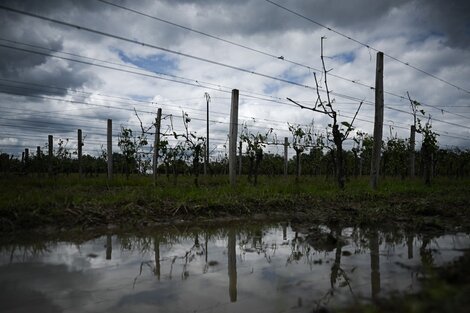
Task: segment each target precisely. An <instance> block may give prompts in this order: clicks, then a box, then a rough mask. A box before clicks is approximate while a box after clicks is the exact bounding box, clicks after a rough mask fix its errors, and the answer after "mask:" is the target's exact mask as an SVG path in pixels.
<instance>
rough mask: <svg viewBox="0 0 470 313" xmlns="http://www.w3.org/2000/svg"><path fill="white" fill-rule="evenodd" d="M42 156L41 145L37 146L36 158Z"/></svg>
mask: <svg viewBox="0 0 470 313" xmlns="http://www.w3.org/2000/svg"><path fill="white" fill-rule="evenodd" d="M40 157H41V146H37V147H36V158H37V159H39V158H40Z"/></svg>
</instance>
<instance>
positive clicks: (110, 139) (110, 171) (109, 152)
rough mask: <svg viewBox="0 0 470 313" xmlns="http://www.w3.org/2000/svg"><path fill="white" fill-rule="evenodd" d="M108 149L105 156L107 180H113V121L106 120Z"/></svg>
mask: <svg viewBox="0 0 470 313" xmlns="http://www.w3.org/2000/svg"><path fill="white" fill-rule="evenodd" d="M107 137H108V147H107V156H108V180H111V179H113V120H112V119H108V132H107Z"/></svg>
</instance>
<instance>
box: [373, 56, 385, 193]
mask: <svg viewBox="0 0 470 313" xmlns="http://www.w3.org/2000/svg"><path fill="white" fill-rule="evenodd" d="M383 62H384V54H383V52H377V68H376V73H375V118H374V148H373V151H372V161H371V169H370V185H371V187H372V188H373V189H377V185H378V180H379V172H380V170H379V169H380V153H381V150H382V133H383V121H384V90H383Z"/></svg>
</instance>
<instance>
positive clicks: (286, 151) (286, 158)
mask: <svg viewBox="0 0 470 313" xmlns="http://www.w3.org/2000/svg"><path fill="white" fill-rule="evenodd" d="M288 163H289V138H287V137H284V176H286V177H287V168H288V166H287V165H288Z"/></svg>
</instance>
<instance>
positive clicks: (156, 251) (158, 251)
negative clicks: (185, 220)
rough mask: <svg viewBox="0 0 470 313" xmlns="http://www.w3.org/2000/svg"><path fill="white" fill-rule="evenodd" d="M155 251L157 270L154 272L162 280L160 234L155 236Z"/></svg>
mask: <svg viewBox="0 0 470 313" xmlns="http://www.w3.org/2000/svg"><path fill="white" fill-rule="evenodd" d="M153 251H154V252H155V270H154V274H155V276H157V279H158V280H160V239H159V238H158V236H155V237H154V238H153Z"/></svg>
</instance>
